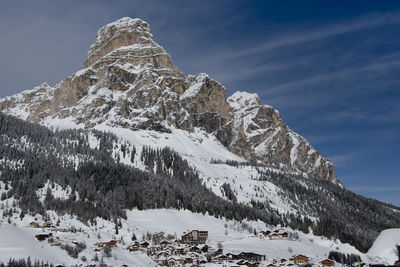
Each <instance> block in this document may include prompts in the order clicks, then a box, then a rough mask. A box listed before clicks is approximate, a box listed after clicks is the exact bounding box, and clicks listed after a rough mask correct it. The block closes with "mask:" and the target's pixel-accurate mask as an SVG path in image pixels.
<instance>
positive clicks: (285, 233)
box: [280, 232, 289, 239]
mask: <svg viewBox="0 0 400 267" xmlns="http://www.w3.org/2000/svg"><path fill="white" fill-rule="evenodd" d="M280 236H281V238H282V239H288V238H289V234H288V232H283V233H282V234H280Z"/></svg>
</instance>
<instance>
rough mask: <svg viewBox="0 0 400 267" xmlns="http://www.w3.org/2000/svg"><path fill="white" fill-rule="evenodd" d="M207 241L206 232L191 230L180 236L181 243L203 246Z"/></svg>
mask: <svg viewBox="0 0 400 267" xmlns="http://www.w3.org/2000/svg"><path fill="white" fill-rule="evenodd" d="M207 239H208V231H199V230H192V231H190V232H188V233H186V234H183V235H182V238H181V240H182V242H183V243H194V244H203V243H205V242H206V241H207Z"/></svg>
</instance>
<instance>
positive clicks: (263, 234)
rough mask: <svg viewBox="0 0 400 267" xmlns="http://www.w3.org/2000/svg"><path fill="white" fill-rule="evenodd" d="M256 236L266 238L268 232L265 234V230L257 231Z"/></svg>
mask: <svg viewBox="0 0 400 267" xmlns="http://www.w3.org/2000/svg"><path fill="white" fill-rule="evenodd" d="M257 237H258V238H266V237H268V234H267V232H265V231H261V232H259V233H258V234H257Z"/></svg>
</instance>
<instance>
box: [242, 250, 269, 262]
mask: <svg viewBox="0 0 400 267" xmlns="http://www.w3.org/2000/svg"><path fill="white" fill-rule="evenodd" d="M238 256H239V258H240V259H243V260H247V261H263V260H265V255H260V254H257V253H253V252H242V253H240V254H239V255H238Z"/></svg>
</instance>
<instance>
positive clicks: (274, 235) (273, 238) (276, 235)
mask: <svg viewBox="0 0 400 267" xmlns="http://www.w3.org/2000/svg"><path fill="white" fill-rule="evenodd" d="M269 239H270V240H278V239H280V236H279V234H277V233H272V234H270V235H269Z"/></svg>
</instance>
